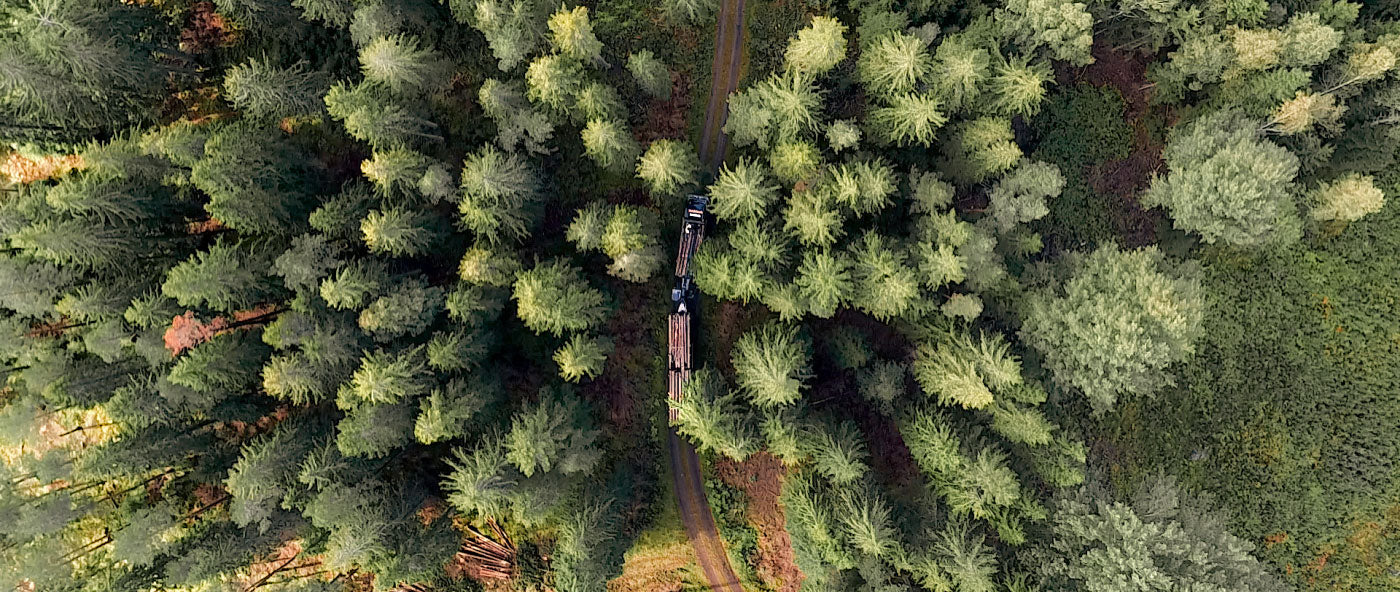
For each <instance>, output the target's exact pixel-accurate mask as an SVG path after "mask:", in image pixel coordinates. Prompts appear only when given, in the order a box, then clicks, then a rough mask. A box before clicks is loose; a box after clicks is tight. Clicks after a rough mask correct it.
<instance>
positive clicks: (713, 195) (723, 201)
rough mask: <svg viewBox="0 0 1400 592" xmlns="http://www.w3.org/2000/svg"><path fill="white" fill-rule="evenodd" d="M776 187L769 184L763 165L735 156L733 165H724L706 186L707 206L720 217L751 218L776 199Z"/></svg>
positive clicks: (762, 212)
mask: <svg viewBox="0 0 1400 592" xmlns="http://www.w3.org/2000/svg"><path fill="white" fill-rule="evenodd" d="M777 197H778V187H777V186H776V185H773V184H772V183H771V182H770V181H769V179H768V175H767V171H766V170H764V167H763V165H761V164H759V163H757V162H754V161H752V160H745V159H739V161H738V162H737V163H735V164H734V166H732V167H731V166H729V165H727V164H726V165H725V166H724V168H723V169H721V170H720V172H719V177H718V178H717V179H715V183H714V185H711V186H710V199H712V200H713V204H711V206H710V207H711V209H712V211H713V212H714V213H715V216H716V217H718V218H720V219H726V220H728V219H740V218H755V217H759V216H761V215H762V214H765V213H767V212H768V209H769V207H770V206H771V205H772V204H773V202H774V201H776V200H777Z"/></svg>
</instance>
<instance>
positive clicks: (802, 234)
mask: <svg viewBox="0 0 1400 592" xmlns="http://www.w3.org/2000/svg"><path fill="white" fill-rule="evenodd" d="M783 214H784V218H785V219H786V220H785V221H784V225H783V230H786V231H787V232H789V233H791V234H792V235H793V236H794V237H796V238H797V241H798V242H800V243H802V244H804V245H809V246H821V247H826V246H829V245H831V244H832V243H835V242H836V239H838V238H840V237H841V235H842V234H843V233H844V230H843V229H842V224H843V223H845V221H846V220H845V217H844V216H842V215H841V209H840V208H839V207H838V206H837V203H836V199H835V197H834V196H833V195H832V193H831V192H830V191H826V190H823V189H808V190H803V191H796V192H794V193H793V194H792V199H791V200H789V201H788V207H787V210H785V211H784V212H783Z"/></svg>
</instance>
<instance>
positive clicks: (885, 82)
mask: <svg viewBox="0 0 1400 592" xmlns="http://www.w3.org/2000/svg"><path fill="white" fill-rule="evenodd" d="M932 70H933V60H932V59H931V58H930V57H929V55H928V51H927V50H926V49H925V48H924V42H923V40H921V39H919V38H918V37H915V36H913V35H908V34H905V33H893V34H889V35H885V36H883V37H880V38H879V39H877V40H874V41H872V42H870V43H868V44H867V45H865V46H864V47H863V48H862V49H861V52H860V59H859V60H857V61H856V71H857V73H858V74H859V76H860V81H861V84H863V85H865V88H866V90H867V91H869V92H871V93H873V94H875V95H876V96H878V97H893V96H896V95H898V94H901V93H907V92H910V91H913V90H914V88H915V86H916V85H917V84H918V83H919V82H921V81H922V80H923V79H924V78H925V77H926V76H928V75H929V74H930V73H931V72H932Z"/></svg>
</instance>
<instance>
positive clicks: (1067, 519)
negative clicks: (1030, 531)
mask: <svg viewBox="0 0 1400 592" xmlns="http://www.w3.org/2000/svg"><path fill="white" fill-rule="evenodd" d="M1055 510H1056V511H1055V512H1054V513H1053V514H1052V515H1051V516H1052V518H1051V522H1050V526H1051V532H1052V536H1053V542H1052V543H1051V545H1052V546H1051V547H1049V548H1053V549H1055V551H1054V552H1053V554H1050V553H1046V552H1039V553H1037V554H1036V559H1037V561H1036V562H1035V565H1037V566H1038V569H1039V571H1040V573H1041V575H1042V577H1043V578H1044V579H1045V583H1046V585H1049V586H1054V587H1055V588H1056V589H1062V590H1084V591H1089V590H1093V591H1103V592H1116V591H1119V590H1134V589H1139V588H1140V584H1137V583H1139V582H1152V584H1151V585H1154V586H1158V587H1167V588H1177V589H1188V588H1192V587H1199V586H1219V585H1220V584H1218V583H1214V582H1229V584H1228V586H1229V587H1230V588H1231V589H1233V590H1241V591H1247V592H1254V591H1266V590H1267V591H1278V590H1287V589H1288V586H1286V585H1285V584H1284V583H1283V582H1281V581H1279V578H1278V576H1276V575H1275V574H1274V568H1272V567H1271V566H1269V565H1268V564H1265V563H1262V562H1260V561H1259V560H1257V559H1255V558H1254V557H1253V556H1252V555H1251V554H1250V553H1251V552H1252V551H1253V550H1254V545H1253V544H1252V543H1250V542H1249V541H1245V540H1242V539H1240V538H1237V537H1235V536H1234V535H1232V534H1230V533H1229V532H1228V531H1227V530H1226V529H1225V524H1226V521H1225V520H1223V519H1221V517H1220V516H1219V515H1217V514H1216V512H1215V511H1214V510H1212V509H1211V508H1210V507H1209V505H1208V504H1207V503H1206V502H1205V501H1204V500H1201V499H1197V498H1194V497H1191V496H1188V495H1186V494H1184V493H1183V492H1182V491H1181V490H1180V488H1179V486H1177V484H1176V483H1175V481H1173V480H1171V479H1169V478H1165V477H1161V476H1157V477H1154V478H1151V479H1149V480H1148V481H1147V482H1146V483H1144V484H1143V485H1142V487H1140V488H1139V490H1138V492H1137V494H1136V495H1134V496H1133V499H1132V502H1131V503H1123V502H1118V501H1114V500H1113V499H1111V498H1109V497H1108V496H1107V495H1106V494H1097V495H1095V493H1094V492H1092V491H1091V490H1089V489H1087V488H1085V489H1081V490H1080V491H1078V492H1076V493H1074V494H1071V495H1066V496H1062V497H1061V498H1059V499H1058V500H1057V501H1056V509H1055ZM1128 558H1136V560H1129V559H1128Z"/></svg>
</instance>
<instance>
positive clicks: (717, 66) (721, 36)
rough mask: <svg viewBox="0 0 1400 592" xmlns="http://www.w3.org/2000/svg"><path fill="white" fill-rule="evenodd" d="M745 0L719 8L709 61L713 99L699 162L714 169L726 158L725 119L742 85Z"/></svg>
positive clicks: (734, 0) (702, 134)
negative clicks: (711, 55) (740, 78)
mask: <svg viewBox="0 0 1400 592" xmlns="http://www.w3.org/2000/svg"><path fill="white" fill-rule="evenodd" d="M744 4H745V0H724V2H723V4H721V5H720V8H719V18H718V19H717V20H718V23H717V31H716V33H715V59H714V61H713V62H712V63H711V64H710V73H711V75H712V76H713V79H712V80H711V82H710V101H709V103H707V104H706V106H705V127H704V128H703V129H701V131H700V162H702V163H704V164H705V166H707V167H709V168H710V169H711V170H714V169H718V168H719V166H720V164H721V163H723V162H724V154H725V151H726V150H727V149H728V148H729V136H727V135H725V133H724V131H723V129H724V122H725V121H726V120H728V119H729V110H728V108H727V107H726V105H727V103H728V101H729V93H732V92H734V90H735V89H737V88H738V87H739V66H740V63H741V61H742V58H743V53H744V52H743V44H744Z"/></svg>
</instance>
